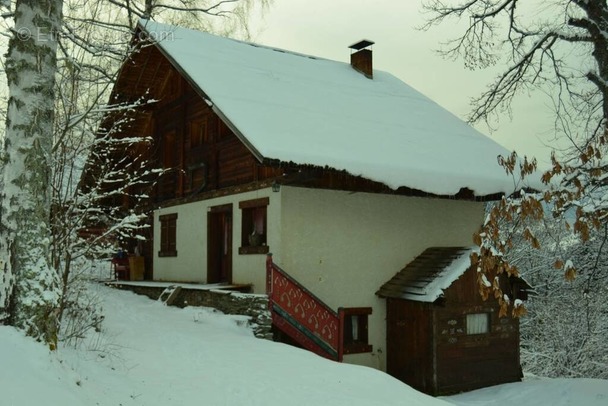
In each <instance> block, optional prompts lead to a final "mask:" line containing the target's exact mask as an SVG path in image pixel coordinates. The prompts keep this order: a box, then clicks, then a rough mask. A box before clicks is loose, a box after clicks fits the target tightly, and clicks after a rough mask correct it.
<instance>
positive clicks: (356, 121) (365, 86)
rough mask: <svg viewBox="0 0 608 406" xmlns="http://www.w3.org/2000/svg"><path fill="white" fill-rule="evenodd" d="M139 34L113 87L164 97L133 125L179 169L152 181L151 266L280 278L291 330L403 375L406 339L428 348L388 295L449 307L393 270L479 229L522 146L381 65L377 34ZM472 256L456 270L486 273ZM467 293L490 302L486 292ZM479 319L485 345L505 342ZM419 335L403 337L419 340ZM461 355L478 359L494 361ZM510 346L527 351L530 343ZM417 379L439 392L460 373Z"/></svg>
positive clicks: (247, 279) (147, 27)
mask: <svg viewBox="0 0 608 406" xmlns="http://www.w3.org/2000/svg"><path fill="white" fill-rule="evenodd" d="M138 38H140V39H142V41H143V42H142V43H143V44H144V45H145V46H142V47H140V49H139V51H138V52H136V53H134V54H133V55H132V57H131V59H130V60H129V61H128V62H127V63H125V65H124V66H123V68H122V70H121V72H120V75H119V77H118V80H117V82H116V85H115V88H114V90H113V93H112V96H111V101H112V102H116V103H118V102H125V101H131V100H135V99H137V98H139V97H141V96H142V95H147V97H150V98H152V99H155V100H157V103H154V104H149V105H146V108H145V109H143V110H142V111H141V112H140V114H139V115H138V116H137V117H136V118H134V120H133V121H132V125H131V126H129V127H128V128H127V127H125V129H123V130H122V131H123V135H125V136H127V135H128V136H149V137H151V138H152V139H153V144H152V146H151V147H150V148H148V149H147V150H145V151H143V153H144V154H146V155H147V158H148V159H149V161H150V162H151V163H152V164H154V165H158V166H160V167H163V168H165V169H166V170H167V172H166V173H165V174H164V175H163V176H162V177H161V178H160V180H159V182H158V184H157V185H156V188H155V192H154V194H153V196H152V197H151V205H152V208H153V214H152V217H151V225H152V229H153V232H152V233H151V235H150V236H151V238H150V240H149V243H148V244H147V245H146V246H145V247H144V256H145V258H146V278H148V279H153V280H159V281H183V282H199V283H223V282H226V283H238V284H251V285H252V290H253V292H257V293H265V292H268V294H269V296H270V301H271V306H272V312H273V322H274V324H275V327H276V328H277V330H279V331H280V332H282V333H283V335H284V336H287V337H289V340H291V341H292V342H295V343H297V344H298V345H300V346H302V347H304V348H307V349H310V350H312V351H314V352H316V353H318V354H320V355H323V356H325V357H327V358H330V359H335V360H340V361H344V362H349V363H355V364H360V365H367V366H370V367H374V368H378V369H381V370H387V369H388V371H389V372H391V373H393V372H392V371H396V372H394V374H395V376H397V377H399V378H400V379H403V380H405V381H406V382H407V381H408V380H409V379H410V378H409V377H410V375H411V371H409V372H407V373H405V372H403V371H402V369H403V368H404V367H405V368H409V369H412V365H413V364H412V361H411V360H409V361H404V362H403V363H401V364H399V366H398V368H397V369H394V370H392V369H391V368H392V366H393V365H395V364H394V362H395V361H394V357H396V356H402V357H403V356H405V357H412V356H422V355H420V354H413V355H412V354H410V353H407V352H404V351H402V350H401V349H400V348H399V347H400V345H401V344H400V342H401V341H400V336H399V335H400V334H402V331H401V330H399V329H397V332H396V335H394V336H389V335H390V334H392V332H393V331H395V329H394V327H395V325H397V326H399V328H403V329H405V330H406V331H409V330H408V329H409V326H408V324H399V323H402V322H401V321H397V322H395V319H394V318H392V315H393V313H391V312H392V310H391V309H392V308H393V307H392V306H393V305H394V306H395V308H399V309H401V310H398V311H402V310H403V311H405V310H404V309H408V306H409V307H411V308H412V309H415V310H414V311H418V313H419V314H421V315H422V314H423V313H424V316H421V317H436V316H438V315H440V314H442V313H441V311H440V310H437V309H435V310H431V309H428V307H429V306H430V307H432V306H436V305H437V304H434V303H431V302H429V301H422V302H421V303H422V304H421V305H420V306H422V307H421V308H420V309H419V308H418V307H416V306H418V305H417V304H416V303H417V302H416V301H415V300H414V301H412V302H411V303H412V304H411V305H409V304H403V303H401V302H400V301H402V300H403V298H401V297H399V296H395V295H394V292H392V291H390V290H388V289H386V288H384V287H383V286H386V285H385V284H386V283H387V281H390V280H391V278H393V277H394V275H395V274H396V273H397V272H398V271H399V270H400V269H402V268H403V267H404V265H405V264H408V263H412V261H415V260H416V259H417V258H419V256H420V255H421V253H423V252H425V250H427V249H429V248H430V247H467V246H469V245H470V244H471V241H472V235H473V233H474V232H475V231H476V230H477V229H478V227H479V226H480V224H481V223H482V221H483V216H484V201H487V200H491V199H494V198H496V197H497V196H500V195H502V194H504V193H509V192H512V182H511V180H510V179H509V178H508V177H506V176H505V175H504V171H503V169H502V168H500V167H499V166H498V165H497V156H498V155H505V154H507V153H508V151H506V150H505V149H504V148H503V147H501V146H500V145H498V144H497V143H495V142H494V141H492V140H491V139H489V138H487V137H486V136H484V135H482V134H481V133H479V132H477V131H476V130H475V129H473V128H471V127H470V126H468V125H467V124H465V123H464V122H462V121H461V120H460V119H458V118H457V117H455V116H454V115H452V114H451V113H449V112H448V111H446V110H445V109H443V108H442V107H440V106H439V105H437V104H436V103H434V102H433V101H432V100H430V99H428V98H427V97H425V96H424V95H422V94H421V93H419V92H418V91H416V90H415V89H413V88H411V87H410V86H408V85H407V84H405V83H403V82H402V81H401V80H399V79H397V78H396V77H394V76H392V75H391V74H389V73H386V72H382V71H378V70H374V69H373V67H372V63H373V62H372V51H371V50H370V49H369V48H370V46H371V45H372V43H371V42H370V41H361V42H359V43H356V44H354V45H353V46H352V47H351V63H350V64H349V63H342V62H336V61H331V60H327V59H323V58H317V57H314V56H309V55H302V54H298V53H294V52H290V51H285V50H281V49H275V48H270V47H265V46H261V45H257V44H252V43H247V42H241V41H236V40H232V39H227V38H221V37H217V36H214V35H210V34H207V33H202V32H197V31H192V30H187V29H183V28H178V27H173V26H167V25H162V24H158V23H153V22H149V21H142V22H141V23H140V32H139V34H138ZM146 41H148V42H146ZM127 204H128V203H127ZM459 252H460V251H459ZM443 253H444V252H443V251H441V250H439V251H436V255H438V256H439V259H441V260H446V258H448V259H449V258H452V254H453V251H452V250H447V251H446V252H445V255H446V256H445V258H444V257H443ZM270 254H272V255H270ZM465 257H466V254H465V253H462V258H460V259H459V261H461V262H462V264H461V265H459V267H458V269H459V271H461V272H460V273H458V272H457V273H456V274H454V275H456V279H458V277H459V276H460V277H461V279H462V280H460V279H458V280H456V279H453V280H452V282H453V283H454V286H460V285H462V284H472V283H473V282H474V281H473V279H474V278H471V277H469V276H467V275H468V274H467V273H466V272H465V271H466V269H467V265H466V262H467V259H466V258H465ZM446 263H449V261H448V262H446ZM454 275H452V276H454ZM381 287H383V288H381ZM442 287H443V288H448V287H449V286H448V285H446V286H442ZM379 289H380V290H379ZM458 289H460V288H458ZM463 289H464V288H463ZM466 289H469V290H470V291H475V286H469V285H467V288H466ZM377 291H378V292H379V295H377V294H376V292H377ZM439 292H440V293H439V295H440V296H441V295H442V294H443V293H441V291H439ZM449 292H450V290H449V289H447V290H446V292H445V296H446V300H445V303H446V306H448V305H449V304H450V303H451V302H452V300H451V293H449ZM408 300H410V298H409V297H405V302H404V303H410V302H409V301H408ZM471 300H474V299H472V298H471ZM455 302H457V301H455ZM424 306H426V307H424ZM437 306H440V305H437ZM458 306H459V307H458V310H457V311H459V312H471V314H474V315H475V314H478V313H480V312H488V313H490V312H493V310H492V309H493V308H492V306H491V305H490V304H489V302H488V303H482V304H479V306H477V307H475V306H473V307H462V306H460V305H458ZM422 308H424V309H425V310H424V311H423V310H422ZM387 309H388V311H389V312H388V316H389V318H388V319H387ZM416 309H418V310H416ZM454 311H456V310H454ZM467 314H468V313H467ZM493 314H494V313H492V316H488V317H491V320H489V323H490V324H489V327H488V326H486V328H487V330H488V331H490V330H491V331H493V332H494V331H498V330H496V328H495V324H496V326H500V325H501V323H502V321H498V320H497V319H496V318H495V317H494V315H493ZM441 317H443V316H441ZM450 317H451V316H450ZM465 319H466V320H468V316H467V315H465V314H464V313H462V314H461V315H460V316H459V318H458V321H457V323H465V322H464V321H463V320H465ZM417 322H418V321H417ZM387 323H388V325H387ZM391 323H392V324H391ZM403 323H407V321H404V322H403ZM477 323H478V324H479V323H480V322H477ZM508 323H509V326H512V328H513V330H509V335H508V337H505V340H508V341H509V343H516V342H517V340H518V334H517V321H516V320H510V321H508ZM438 326H439V325H438ZM457 326H458V327H455V328H463V329H464V327H462V326H464V324H457ZM463 331H464V330H463ZM387 332H388V333H387ZM425 334H427V336H424V337H427V338H428V339H429V340H435V339H438V340H439V339H441V340H443V338H440V337H444V336H441V334H442V332H441V331H434V330H433V331H431V330H426V332H425ZM433 334H439V335H440V336H437V337H433ZM459 334H460V333H459ZM463 334H464V333H463ZM483 334H485V333H480V334H479V335H478V337H477V338H479V343H480V345H483V346H486V345H487V343H491V344H492V345H494V344H496V345H500V344H499V343H495V342H494V341H487V340H483V339H482V338H483V337H482V336H483ZM403 337H404V338H407V335H404V336H403ZM421 337H423V336H420V337H418V341H415V340H416V338H415V337H409V338H407V339H411V340H412V341H411V342H412V343H414V344H411V345H412V346H415V345H419V344H420V342H419V341H420V340H421V339H422V338H421ZM450 337H451V336H450ZM442 342H443V341H442ZM416 343H417V344H416ZM403 345H406V344H405V342H404V344H403ZM408 345H409V344H408ZM415 348H417V347H415ZM434 349H441V350H442V351H441V352H436V353H433V354H430V353H425V354H424V356H426V357H429V356H431V355H432V356H433V357H435V358H433V360H437V358H436V357H438V356H446V357H449V356H451V355H452V354H451V353H450V352H449V351H448V350H447V347H441V348H440V347H439V346H438V345H437V346H435V347H432V348H431V347H429V348H427V349H426V350H425V351H434ZM396 353H397V354H396ZM462 354H465V352H462ZM465 355H466V356H467V357H470V358H467V359H464V360H462V362H464V363H466V365H467V366H469V365H472V364H471V363H472V362H473V359H474V360H475V362H479V363H481V364H483V362H484V361H483V360H480V359H479V357H476V354H474V353H473V352H466V354H465ZM508 355H509V357H510V358H509V362H511V364H512V365H519V354H518V352H517V351H515V350H513V351H511V352H509V354H508ZM438 362H439V361H438ZM492 362H494V360H492ZM438 365H439V366H440V367H441V366H442V365H444V364H442V363H441V362H439V363H438ZM463 365H465V364H463ZM476 365H477V364H476ZM493 365H495V364H492V366H493ZM460 370H462V369H459V371H460ZM483 370H484V371H489V368H484V369H483ZM512 372H513V371H512V368H511V367H510V368H509V370H508V372H507V373H506V374H502V371H501V370H500V369H498V370H492V371H491V373H492V374H493V375H494V376H495V379H492V380H491V382H490V381H484V383H487V382H488V383H499V382H504V381H511V380H515V379H518V376H516V375H514V374H513V373H512ZM408 374H410V375H408ZM442 377H443V375H442ZM459 378H460V377H458V376H455V377H452V378H449V377H447V378H445V379H447V380H449V379H455V380H456V381H458V379H459ZM420 379H428V375H425V376H424V378H420ZM441 379H444V378H441ZM421 382H422V383H421V384H419V385H417V386H418V387H419V388H422V389H423V390H427V391H429V392H434V391H436V390H437V389H438V388H439V389H442V388H451V386H450V384H449V382H447V383H446V382H444V381H441V382H440V384H439V386H432V385H427V384H426V383H424V382H426V381H421ZM458 384H460V382H459V381H458V382H456V383H455V385H458ZM455 387H457V388H460V386H455Z"/></svg>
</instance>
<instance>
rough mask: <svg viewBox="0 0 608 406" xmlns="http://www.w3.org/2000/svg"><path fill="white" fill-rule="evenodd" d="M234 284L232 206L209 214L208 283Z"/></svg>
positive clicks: (211, 211) (214, 209)
mask: <svg viewBox="0 0 608 406" xmlns="http://www.w3.org/2000/svg"><path fill="white" fill-rule="evenodd" d="M220 282H226V283H230V282H232V204H225V205H222V206H215V207H212V208H211V210H210V211H209V213H207V283H220Z"/></svg>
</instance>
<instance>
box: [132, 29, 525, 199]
mask: <svg viewBox="0 0 608 406" xmlns="http://www.w3.org/2000/svg"><path fill="white" fill-rule="evenodd" d="M140 25H141V26H142V29H143V30H145V31H146V32H148V33H149V35H150V37H152V38H156V39H158V43H157V45H158V47H159V49H160V50H161V52H162V53H163V54H164V55H165V56H166V57H167V58H168V59H169V60H170V61H171V63H173V64H174V66H175V67H176V68H178V70H180V71H181V72H182V73H183V74H184V75H185V76H186V78H187V79H188V80H189V81H190V82H191V84H192V85H193V86H194V87H195V88H198V90H199V91H200V92H201V93H202V94H204V95H205V97H206V98H207V99H208V100H207V102H208V103H209V104H210V105H212V106H213V108H214V109H215V111H216V112H217V113H218V114H219V115H220V117H222V119H224V120H225V121H226V122H227V124H228V125H229V126H230V127H231V128H232V129H233V130H234V131H235V132H236V134H237V136H239V137H241V140H242V141H243V142H244V143H245V144H246V145H247V146H248V147H249V148H250V150H251V151H252V152H253V153H254V154H255V155H256V156H257V157H258V159H264V158H267V159H276V160H279V161H284V162H293V163H296V164H310V165H316V166H321V167H325V166H328V167H331V168H334V169H338V170H345V171H347V172H349V173H350V174H352V175H360V176H363V177H364V178H367V179H370V180H373V181H377V182H381V183H384V184H386V185H387V186H389V187H391V188H393V189H397V188H399V187H402V186H404V187H408V188H412V189H418V190H421V191H424V192H428V193H432V194H437V195H454V194H456V193H458V192H459V190H460V189H461V188H465V187H466V188H468V189H471V190H473V191H474V193H475V194H476V195H477V196H484V195H490V194H494V193H503V192H504V193H511V192H513V182H512V180H511V179H510V178H509V177H507V176H506V175H505V171H504V170H503V169H502V168H501V167H500V166H499V165H498V164H497V156H498V155H507V154H508V153H509V151H507V150H506V149H505V148H503V147H502V146H500V145H499V144H498V143H496V142H495V141H493V140H491V139H490V138H488V137H487V136H485V135H483V134H481V133H480V132H478V131H477V130H475V129H474V128H472V127H471V126H469V125H468V124H466V123H465V122H463V121H462V120H461V119H459V118H458V117H456V116H454V115H453V114H452V113H450V112H448V111H447V110H445V109H444V108H442V107H441V106H439V105H438V104H437V103H435V102H434V101H432V100H431V99H429V98H428V97H426V96H424V95H423V94H421V93H420V92H418V91H417V90H415V89H413V88H412V87H410V86H408V85H407V84H406V83H404V82H402V81H401V80H399V79H398V78H396V77H395V76H393V75H391V74H389V73H386V72H382V71H378V70H374V75H373V79H368V78H367V77H365V76H364V75H362V74H361V73H359V72H357V71H355V70H354V69H353V68H352V67H351V66H350V64H349V63H344V62H337V61H332V60H327V59H323V58H317V57H312V56H308V55H302V54H297V53H293V52H288V51H285V50H280V49H274V48H270V47H265V46H260V45H256V44H252V43H247V42H242V41H237V40H232V39H228V38H223V37H218V36H215V35H211V34H208V33H203V32H199V31H194V30H189V29H184V28H179V27H174V26H168V25H163V24H159V23H155V22H150V21H145V20H142V21H141V22H140ZM345 53H346V48H345Z"/></svg>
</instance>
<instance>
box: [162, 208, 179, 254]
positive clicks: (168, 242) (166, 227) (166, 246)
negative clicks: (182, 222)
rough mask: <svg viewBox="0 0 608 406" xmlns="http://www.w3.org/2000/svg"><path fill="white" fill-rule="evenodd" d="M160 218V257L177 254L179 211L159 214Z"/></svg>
mask: <svg viewBox="0 0 608 406" xmlns="http://www.w3.org/2000/svg"><path fill="white" fill-rule="evenodd" d="M158 219H159V220H160V251H158V256H159V257H176V256H177V244H176V238H175V237H176V234H177V213H173V214H164V215H162V216H159V217H158Z"/></svg>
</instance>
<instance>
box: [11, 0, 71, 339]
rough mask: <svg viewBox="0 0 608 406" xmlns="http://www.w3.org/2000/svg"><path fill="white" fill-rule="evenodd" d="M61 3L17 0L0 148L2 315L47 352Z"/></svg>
mask: <svg viewBox="0 0 608 406" xmlns="http://www.w3.org/2000/svg"><path fill="white" fill-rule="evenodd" d="M62 5H63V3H62V1H61V0H18V1H17V2H16V4H15V12H14V21H15V26H14V28H13V31H12V37H11V39H10V42H9V47H8V54H7V57H6V61H5V66H6V77H7V82H8V87H9V100H8V110H7V119H6V130H5V138H4V145H3V149H2V168H1V170H2V178H1V179H2V185H1V186H2V195H1V199H2V206H1V210H2V211H1V214H2V220H1V228H0V261H1V262H2V268H3V272H2V285H1V288H0V305H2V309H1V311H2V317H3V318H8V322H9V323H11V324H13V325H15V326H17V327H19V328H22V329H24V330H25V331H26V332H27V333H28V334H29V335H32V336H34V337H36V338H38V339H40V340H42V341H44V342H46V343H48V344H49V345H50V346H51V347H52V348H54V347H55V345H56V341H57V327H58V326H57V305H58V299H59V290H58V289H59V284H58V280H57V275H56V273H55V272H54V271H53V269H52V267H51V266H50V264H49V243H50V239H51V238H50V237H51V235H50V227H49V214H50V195H49V192H50V189H49V181H50V174H51V155H50V153H51V147H52V137H53V134H52V131H53V122H54V121H53V120H54V108H55V104H54V94H55V93H54V90H55V89H54V87H55V73H56V70H57V60H56V55H57V34H58V32H59V30H60V27H61V16H62Z"/></svg>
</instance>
